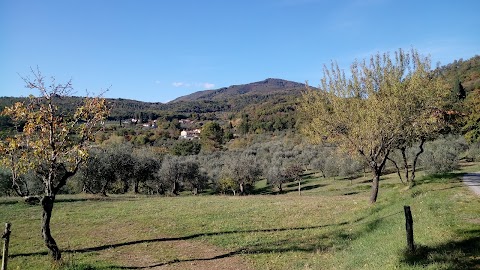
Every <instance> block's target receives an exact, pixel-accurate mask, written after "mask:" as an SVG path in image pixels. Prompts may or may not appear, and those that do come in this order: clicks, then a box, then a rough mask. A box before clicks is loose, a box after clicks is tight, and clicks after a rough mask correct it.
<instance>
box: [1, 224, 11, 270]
mask: <svg viewBox="0 0 480 270" xmlns="http://www.w3.org/2000/svg"><path fill="white" fill-rule="evenodd" d="M10 233H11V231H10V223H5V232H4V233H3V235H2V238H4V239H5V242H3V253H2V270H7V261H8V242H9V240H10Z"/></svg>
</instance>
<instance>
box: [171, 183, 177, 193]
mask: <svg viewBox="0 0 480 270" xmlns="http://www.w3.org/2000/svg"><path fill="white" fill-rule="evenodd" d="M172 194H173V195H178V183H177V181H175V182H173V187H172Z"/></svg>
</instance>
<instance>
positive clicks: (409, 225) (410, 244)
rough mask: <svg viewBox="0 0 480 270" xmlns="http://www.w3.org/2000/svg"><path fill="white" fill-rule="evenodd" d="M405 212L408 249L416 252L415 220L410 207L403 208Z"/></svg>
mask: <svg viewBox="0 0 480 270" xmlns="http://www.w3.org/2000/svg"><path fill="white" fill-rule="evenodd" d="M403 210H404V211H405V230H406V231H407V248H408V251H410V252H413V251H415V243H414V242H413V218H412V212H411V211H410V206H407V205H405V206H404V207H403Z"/></svg>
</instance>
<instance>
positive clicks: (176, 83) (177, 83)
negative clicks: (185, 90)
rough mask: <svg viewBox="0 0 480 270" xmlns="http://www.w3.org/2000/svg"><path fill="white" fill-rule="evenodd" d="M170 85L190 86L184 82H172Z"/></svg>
mask: <svg viewBox="0 0 480 270" xmlns="http://www.w3.org/2000/svg"><path fill="white" fill-rule="evenodd" d="M172 85H173V86H175V87H188V86H190V85H189V84H187V83H184V82H173V83H172Z"/></svg>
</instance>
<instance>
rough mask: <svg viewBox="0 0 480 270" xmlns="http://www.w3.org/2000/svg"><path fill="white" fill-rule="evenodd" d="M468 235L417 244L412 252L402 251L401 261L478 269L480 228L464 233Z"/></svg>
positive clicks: (422, 264)
mask: <svg viewBox="0 0 480 270" xmlns="http://www.w3.org/2000/svg"><path fill="white" fill-rule="evenodd" d="M466 234H467V235H468V236H469V237H467V238H466V239H464V240H460V241H452V242H446V243H443V244H440V245H436V246H423V245H417V246H416V250H415V251H414V252H409V251H407V250H405V251H403V252H402V258H401V262H402V263H405V264H408V265H417V266H418V265H421V266H422V267H428V266H429V265H435V264H438V263H440V264H443V265H445V266H446V267H447V268H446V269H453V270H461V269H480V236H479V235H480V230H473V231H469V232H467V233H466Z"/></svg>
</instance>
